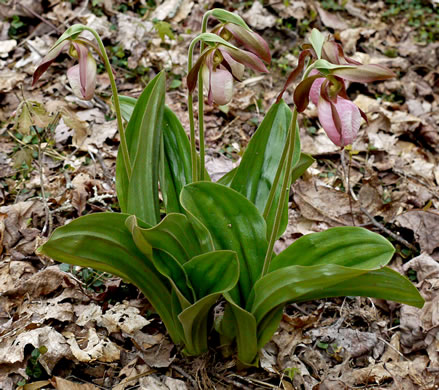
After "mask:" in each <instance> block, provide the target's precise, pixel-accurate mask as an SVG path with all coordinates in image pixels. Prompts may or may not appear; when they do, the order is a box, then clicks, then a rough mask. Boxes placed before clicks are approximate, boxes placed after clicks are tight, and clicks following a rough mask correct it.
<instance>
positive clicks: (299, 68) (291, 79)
mask: <svg viewBox="0 0 439 390" xmlns="http://www.w3.org/2000/svg"><path fill="white" fill-rule="evenodd" d="M312 55H313V52H312V51H311V50H309V49H306V50H303V51H302V52H301V53H300V55H299V63H298V64H297V67H296V69H294V70H293V71H292V72H291V73H290V75H289V76H288V79H287V81H286V82H285V85H284V87H283V88H282V91H281V92H280V93H279V95H278V97H277V99H276V103H279V102H280V100H281V99H282V96H283V94H284V93H285V91H286V90H287V88H288V87H289V86H290V85H291V83H292V82H294V80H296V79H297V77H298V76H299V74H300V73H301V72H302V70H303V67H304V66H305V59H306V58H307V57H310V56H312ZM310 87H311V86H310ZM307 105H308V102H307V103H306V106H307ZM296 106H297V103H296ZM306 106H305V108H306ZM305 108H304V109H305ZM299 112H301V111H299Z"/></svg>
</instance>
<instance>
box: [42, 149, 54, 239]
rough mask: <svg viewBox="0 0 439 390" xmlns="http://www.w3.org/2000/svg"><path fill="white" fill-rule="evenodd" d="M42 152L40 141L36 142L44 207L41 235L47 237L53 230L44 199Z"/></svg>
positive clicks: (50, 215)
mask: <svg viewBox="0 0 439 390" xmlns="http://www.w3.org/2000/svg"><path fill="white" fill-rule="evenodd" d="M42 156H43V151H42V150H41V140H39V142H38V173H39V174H40V188H41V197H42V198H43V206H44V214H45V218H46V219H45V221H44V226H43V230H42V231H41V233H42V234H43V235H44V234H45V233H46V232H47V235H50V233H52V228H53V220H52V214H51V213H50V209H49V205H48V203H47V199H46V191H45V190H44V172H43V158H42Z"/></svg>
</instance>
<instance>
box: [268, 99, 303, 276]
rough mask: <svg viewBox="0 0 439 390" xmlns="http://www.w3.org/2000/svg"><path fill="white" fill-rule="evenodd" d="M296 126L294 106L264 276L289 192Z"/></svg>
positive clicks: (271, 255)
mask: <svg viewBox="0 0 439 390" xmlns="http://www.w3.org/2000/svg"><path fill="white" fill-rule="evenodd" d="M296 126H297V109H296V107H294V110H293V117H292V119H291V123H290V127H289V129H288V137H287V138H288V143H287V144H286V145H285V148H284V150H285V149H287V150H288V153H287V158H286V164H285V165H280V163H279V166H280V167H285V173H284V178H283V182H282V187H281V190H280V197H279V204H278V206H277V210H276V216H275V218H274V223H273V229H272V231H271V234H270V239H269V241H268V249H267V253H266V255H265V260H264V267H263V268H262V276H264V275H265V274H266V273H267V271H268V267H269V266H270V263H271V258H272V257H273V248H274V243H275V242H276V239H277V235H278V233H279V227H280V223H281V220H282V213H283V212H284V207H283V205H284V204H285V201H286V200H287V193H288V192H289V187H290V186H289V184H290V180H291V164H292V162H293V155H294V145H295V141H296V137H295V136H294V134H295V130H296ZM282 154H283V153H282ZM281 162H282V161H281Z"/></svg>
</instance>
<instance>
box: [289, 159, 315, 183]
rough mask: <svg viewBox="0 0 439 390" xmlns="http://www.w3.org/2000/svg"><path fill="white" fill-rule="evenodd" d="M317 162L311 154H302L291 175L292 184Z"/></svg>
mask: <svg viewBox="0 0 439 390" xmlns="http://www.w3.org/2000/svg"><path fill="white" fill-rule="evenodd" d="M314 161H316V160H315V159H314V158H313V157H312V156H311V155H310V154H307V153H300V158H299V161H298V162H297V164H296V165H295V166H294V168H293V171H292V173H291V183H294V182H295V181H296V180H297V179H298V178H299V177H300V176H302V175H303V174H304V173H305V171H306V170H307V169H308V168H309V167H310V166H311V165H312V164H313V163H314Z"/></svg>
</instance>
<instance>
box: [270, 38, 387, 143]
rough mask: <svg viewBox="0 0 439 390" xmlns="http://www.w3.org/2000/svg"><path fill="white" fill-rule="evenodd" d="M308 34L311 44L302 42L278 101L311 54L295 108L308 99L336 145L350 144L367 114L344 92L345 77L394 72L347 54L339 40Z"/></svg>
mask: <svg viewBox="0 0 439 390" xmlns="http://www.w3.org/2000/svg"><path fill="white" fill-rule="evenodd" d="M311 36H312V38H311V45H304V50H303V51H302V52H301V54H300V56H299V65H298V66H297V68H296V69H295V70H294V71H293V72H292V73H291V75H290V76H289V77H288V80H287V82H286V83H285V86H284V89H283V90H282V92H281V93H280V95H279V97H278V101H279V100H280V99H281V98H282V95H283V93H284V92H285V90H286V88H287V87H288V86H289V85H290V84H291V83H292V82H293V81H294V80H295V79H296V78H297V76H298V75H299V74H300V72H301V71H302V70H303V68H304V65H305V60H306V58H311V61H312V63H311V65H310V66H311V68H310V69H312V70H311V71H310V72H309V74H308V75H307V77H306V78H305V79H303V80H302V81H301V82H300V83H299V85H298V86H297V87H296V89H295V91H294V103H295V105H296V108H297V111H298V112H302V111H304V110H305V108H306V107H307V106H308V103H309V100H310V99H311V101H312V102H313V103H314V104H315V105H316V106H317V110H318V116H319V121H320V124H321V126H322V127H323V130H325V132H326V134H327V135H328V137H329V139H330V140H331V141H332V142H333V143H334V144H336V145H338V146H346V145H349V144H352V142H353V141H354V139H355V137H356V135H357V133H358V130H359V129H360V125H361V117H363V118H364V119H365V120H366V121H367V117H366V115H365V114H364V113H363V112H362V111H361V110H360V109H359V108H358V107H357V106H356V105H355V104H354V103H353V102H352V101H351V100H350V99H349V97H348V96H347V94H346V83H345V81H354V82H360V83H369V82H372V81H378V80H387V79H390V78H392V77H394V76H395V74H394V73H393V72H392V71H391V70H390V69H388V68H386V67H384V66H381V65H377V64H367V65H363V64H361V63H360V62H358V61H355V60H353V59H351V58H349V57H347V56H346V55H345V54H344V51H343V48H342V46H341V45H340V44H338V43H337V42H335V41H333V40H325V39H324V38H323V36H322V35H321V34H320V33H319V32H318V31H317V30H313V32H312V34H311Z"/></svg>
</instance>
